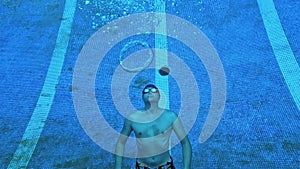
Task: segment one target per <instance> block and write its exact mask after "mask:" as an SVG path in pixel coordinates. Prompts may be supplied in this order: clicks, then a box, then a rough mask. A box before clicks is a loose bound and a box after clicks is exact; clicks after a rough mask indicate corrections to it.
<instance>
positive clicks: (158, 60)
mask: <svg viewBox="0 0 300 169" xmlns="http://www.w3.org/2000/svg"><path fill="white" fill-rule="evenodd" d="M155 7H156V12H159V14H157V15H156V19H157V22H158V24H157V25H156V27H155V32H160V33H163V34H165V35H166V32H167V28H166V15H165V13H166V4H165V2H164V0H155ZM155 48H158V49H162V50H158V51H155V69H156V70H155V84H156V85H157V87H158V88H159V89H160V90H161V93H162V94H163V95H162V97H161V101H160V106H162V107H164V108H166V109H169V78H168V76H161V75H160V74H159V73H158V70H159V69H160V68H161V67H163V66H166V65H168V54H167V50H168V46H167V37H166V36H164V35H159V34H155ZM171 71H172V70H171Z"/></svg>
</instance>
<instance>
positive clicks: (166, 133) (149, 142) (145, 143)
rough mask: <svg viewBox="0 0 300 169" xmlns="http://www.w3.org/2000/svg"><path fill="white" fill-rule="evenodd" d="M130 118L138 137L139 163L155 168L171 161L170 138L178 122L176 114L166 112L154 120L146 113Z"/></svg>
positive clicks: (133, 115) (137, 113)
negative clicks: (174, 123) (175, 122)
mask: <svg viewBox="0 0 300 169" xmlns="http://www.w3.org/2000/svg"><path fill="white" fill-rule="evenodd" d="M130 118H132V123H131V127H132V130H133V131H134V133H135V136H136V143H137V148H138V157H139V158H138V161H139V162H141V163H144V164H147V165H149V166H153V167H156V166H159V165H162V164H164V163H165V162H167V161H168V160H169V159H170V155H169V152H168V150H169V138H170V135H171V132H172V125H173V122H174V121H175V120H176V116H174V113H173V112H170V111H168V110H165V111H163V113H161V114H160V116H159V117H154V118H153V116H151V115H149V114H147V113H146V112H135V113H133V114H131V115H130ZM148 119H153V120H148ZM147 120H148V121H147ZM139 121H140V122H141V121H142V123H139Z"/></svg>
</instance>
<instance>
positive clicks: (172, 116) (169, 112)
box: [164, 109, 178, 121]
mask: <svg viewBox="0 0 300 169" xmlns="http://www.w3.org/2000/svg"><path fill="white" fill-rule="evenodd" d="M164 115H165V117H166V118H168V119H169V120H171V121H175V120H176V119H177V117H178V115H177V114H176V113H175V112H174V111H172V110H169V109H165V110H164Z"/></svg>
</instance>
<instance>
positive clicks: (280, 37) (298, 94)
mask: <svg viewBox="0 0 300 169" xmlns="http://www.w3.org/2000/svg"><path fill="white" fill-rule="evenodd" d="M257 2H258V6H259V9H260V13H261V16H262V18H263V22H264V25H265V28H266V31H267V34H268V37H269V40H270V43H271V46H272V48H273V51H274V54H275V57H276V59H277V62H278V64H279V67H280V69H281V72H282V74H283V77H284V79H285V82H286V84H287V86H288V88H289V90H290V93H291V95H292V97H293V99H294V101H295V103H296V105H297V107H298V109H299V110H300V68H299V65H298V63H297V61H296V59H295V56H294V53H293V51H292V49H291V47H290V45H289V42H288V40H287V38H286V36H285V33H284V30H283V28H282V25H281V23H280V19H279V16H278V14H277V11H276V8H275V5H274V3H273V1H272V0H257Z"/></svg>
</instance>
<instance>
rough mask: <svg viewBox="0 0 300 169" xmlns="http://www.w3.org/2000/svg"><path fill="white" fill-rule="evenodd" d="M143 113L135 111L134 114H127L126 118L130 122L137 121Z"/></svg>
mask: <svg viewBox="0 0 300 169" xmlns="http://www.w3.org/2000/svg"><path fill="white" fill-rule="evenodd" d="M143 113H144V111H142V110H137V111H135V112H131V113H129V114H128V115H127V116H126V118H127V119H128V120H130V121H137V120H138V119H139V118H140V117H141V116H142V115H143Z"/></svg>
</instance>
